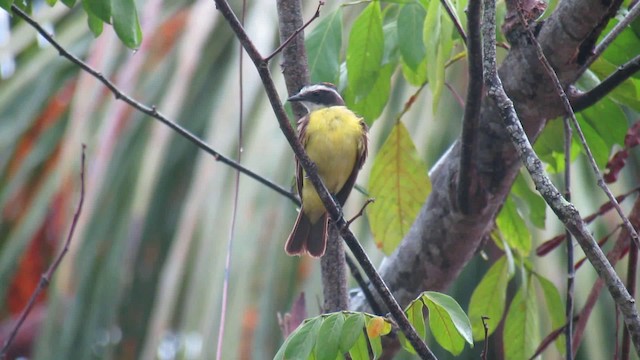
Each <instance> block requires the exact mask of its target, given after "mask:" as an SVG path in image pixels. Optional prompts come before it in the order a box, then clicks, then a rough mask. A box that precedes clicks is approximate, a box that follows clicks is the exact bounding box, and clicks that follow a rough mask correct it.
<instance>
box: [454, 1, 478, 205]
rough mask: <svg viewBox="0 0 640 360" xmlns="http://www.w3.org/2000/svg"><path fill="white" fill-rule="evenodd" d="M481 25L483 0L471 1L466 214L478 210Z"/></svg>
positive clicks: (461, 189) (463, 179) (463, 174)
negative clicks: (475, 195)
mask: <svg viewBox="0 0 640 360" xmlns="http://www.w3.org/2000/svg"><path fill="white" fill-rule="evenodd" d="M481 22H482V0H476V1H471V2H469V5H468V8H467V26H468V28H469V41H468V42H467V50H468V51H467V52H468V59H469V69H468V71H469V85H468V88H467V100H466V101H465V107H464V117H463V120H462V136H461V140H460V149H461V150H460V166H459V169H458V189H457V190H458V191H457V196H458V201H457V202H458V207H459V208H460V211H461V212H462V213H463V214H465V215H468V214H471V213H472V212H474V211H475V210H476V209H475V208H473V206H472V203H471V198H472V195H473V193H474V192H476V191H477V187H478V184H476V183H473V182H472V179H475V178H476V176H474V173H475V170H476V169H475V167H474V166H473V163H472V162H471V159H472V158H473V152H474V151H475V150H476V149H475V143H476V134H477V132H478V131H477V127H478V122H479V121H480V106H481V105H482V88H483V84H484V79H483V75H482V34H481V33H480V23H481Z"/></svg>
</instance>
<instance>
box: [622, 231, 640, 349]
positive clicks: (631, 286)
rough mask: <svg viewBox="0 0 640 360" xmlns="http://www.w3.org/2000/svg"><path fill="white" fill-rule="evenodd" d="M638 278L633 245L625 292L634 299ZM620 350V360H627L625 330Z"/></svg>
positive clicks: (627, 334) (636, 256) (626, 334)
mask: <svg viewBox="0 0 640 360" xmlns="http://www.w3.org/2000/svg"><path fill="white" fill-rule="evenodd" d="M637 276H638V248H637V247H636V245H635V244H634V243H631V244H630V246H629V264H628V266H627V290H629V294H631V296H633V297H634V298H635V296H636V279H637ZM621 347H622V349H621V350H620V360H629V359H630V358H631V357H630V355H631V351H630V350H631V339H630V338H629V332H628V331H627V329H626V328H625V329H623V333H622V346H621Z"/></svg>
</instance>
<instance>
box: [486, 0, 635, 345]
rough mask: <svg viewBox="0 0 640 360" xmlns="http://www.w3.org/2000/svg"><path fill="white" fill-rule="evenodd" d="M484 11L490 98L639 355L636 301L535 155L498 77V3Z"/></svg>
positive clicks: (492, 1)
mask: <svg viewBox="0 0 640 360" xmlns="http://www.w3.org/2000/svg"><path fill="white" fill-rule="evenodd" d="M484 8H485V13H484V21H483V24H482V30H483V41H484V56H485V60H484V61H483V63H484V71H485V83H486V86H487V92H488V94H489V97H490V98H491V99H492V100H493V101H494V103H495V106H496V107H497V110H498V112H499V114H500V116H501V118H502V120H503V122H504V125H505V130H506V131H507V133H508V135H509V137H510V139H511V141H512V143H513V145H514V147H515V150H516V152H517V153H518V155H519V157H520V159H521V161H522V163H523V164H524V166H525V167H526V169H527V170H528V171H529V174H530V175H531V177H532V179H533V182H534V183H535V185H536V189H538V191H539V192H540V194H541V195H542V197H543V198H544V199H545V201H546V202H547V204H549V206H550V207H551V209H552V210H553V211H554V213H555V214H556V215H557V216H558V218H559V219H560V220H561V221H562V222H563V223H564V225H565V227H567V229H569V231H571V233H572V234H573V236H575V238H576V240H577V241H578V243H579V244H580V246H581V247H582V249H583V250H584V253H585V254H586V255H587V257H588V258H589V261H590V262H591V264H592V265H593V267H594V268H595V270H596V271H597V273H598V275H599V276H600V277H601V278H602V279H603V280H604V281H605V283H606V284H607V287H608V288H609V292H610V294H611V296H612V297H613V299H614V301H615V302H616V304H617V305H618V308H619V309H620V312H621V313H622V314H623V316H624V320H625V323H626V325H627V328H628V329H629V332H630V334H631V337H632V339H633V343H634V345H635V348H636V351H640V315H639V314H638V310H637V308H636V306H635V300H634V299H633V298H632V297H631V296H630V295H629V292H628V291H627V289H626V288H625V287H624V284H623V283H622V281H621V280H620V278H619V277H618V275H617V274H616V272H615V270H614V269H613V267H612V266H611V264H610V263H609V262H608V261H607V259H606V258H605V256H604V254H603V253H602V250H600V248H599V247H598V246H597V245H596V243H595V240H594V239H593V236H592V235H591V232H590V231H589V229H588V228H587V226H586V224H585V223H584V222H583V221H582V219H581V218H580V213H579V212H578V210H577V209H576V208H575V206H574V205H573V204H571V203H569V202H567V201H566V200H565V199H564V198H563V197H562V195H561V194H560V192H559V191H558V189H557V188H556V187H555V186H554V185H553V183H552V182H551V180H550V179H549V177H548V176H547V175H546V173H545V170H544V166H543V165H542V162H541V161H540V159H539V158H538V157H537V155H536V153H535V152H534V151H533V148H532V147H531V143H530V142H529V140H528V138H527V136H526V134H525V132H524V129H523V128H522V124H521V123H520V119H519V118H518V115H517V113H516V111H515V108H514V106H513V102H512V101H511V99H509V97H508V96H507V94H506V93H505V91H504V88H503V86H502V81H501V80H500V78H499V77H498V72H497V66H496V46H495V38H496V33H495V0H486V1H485V7H484Z"/></svg>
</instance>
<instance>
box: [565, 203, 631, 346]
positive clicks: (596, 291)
mask: <svg viewBox="0 0 640 360" xmlns="http://www.w3.org/2000/svg"><path fill="white" fill-rule="evenodd" d="M629 219H630V220H631V222H632V223H633V225H634V226H635V227H640V198H636V200H635V202H634V204H633V208H632V209H631V212H630V213H629ZM629 244H630V238H629V233H628V232H626V231H625V230H624V229H623V231H622V232H621V233H620V234H619V235H618V239H617V240H616V243H615V244H614V245H613V249H611V251H609V252H608V253H607V259H608V261H609V262H610V263H611V264H612V265H615V264H616V263H617V262H618V261H619V260H620V259H621V258H622V257H623V256H624V254H625V253H626V251H627V250H628V249H629ZM603 285H604V281H603V280H602V278H599V279H598V280H596V282H595V284H594V285H593V286H592V287H591V291H590V292H589V296H588V297H587V301H586V302H585V304H584V306H583V308H582V310H580V316H579V319H578V320H577V321H576V324H575V328H574V333H573V353H574V355H575V353H576V351H577V348H578V347H579V345H580V342H581V341H582V336H583V334H584V330H585V328H586V325H587V321H588V320H589V316H590V315H591V311H592V310H593V308H594V306H595V303H596V301H597V300H598V298H599V296H600V291H601V290H602V286H603Z"/></svg>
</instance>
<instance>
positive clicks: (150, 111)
mask: <svg viewBox="0 0 640 360" xmlns="http://www.w3.org/2000/svg"><path fill="white" fill-rule="evenodd" d="M11 10H12V11H13V13H14V14H15V15H17V16H18V17H20V18H22V19H23V20H24V21H26V22H27V24H29V25H31V27H33V28H34V29H36V31H37V32H38V33H39V34H40V35H42V37H43V38H44V39H45V40H47V42H49V43H50V44H51V45H52V46H53V47H54V48H55V49H56V50H57V51H58V53H59V54H60V56H62V57H64V58H66V59H67V60H69V61H71V62H72V63H74V64H76V65H78V66H79V67H80V68H81V69H82V70H84V71H85V72H87V73H89V74H90V75H91V76H93V77H94V78H96V79H98V81H100V82H101V83H103V84H104V85H105V86H106V87H107V88H108V89H109V90H110V91H111V92H112V93H113V95H114V96H115V98H116V100H122V101H124V102H126V103H127V104H129V105H131V107H133V108H135V109H136V110H138V111H140V112H142V113H144V114H146V115H148V116H150V117H152V118H154V119H157V120H159V121H160V122H161V123H163V124H165V125H167V126H168V127H170V128H171V129H172V130H173V131H175V132H177V133H178V134H179V135H180V136H182V137H183V138H185V139H187V140H189V141H190V142H191V143H193V144H194V145H196V146H197V147H199V148H200V149H202V150H204V151H205V152H207V153H208V154H210V155H212V156H213V158H214V159H215V160H216V161H219V162H221V163H223V164H226V165H228V166H230V167H232V168H233V169H236V170H238V171H240V172H241V173H243V174H245V175H247V176H249V177H250V178H252V179H254V180H257V181H258V182H260V183H261V184H263V185H265V186H267V187H268V188H270V189H272V190H274V191H275V192H277V193H279V194H281V195H283V196H285V197H287V198H288V199H289V200H291V201H293V202H294V203H296V204H300V202H299V200H298V198H297V197H296V196H295V195H294V194H292V193H291V192H290V191H289V190H287V189H285V188H283V187H281V186H280V185H278V184H276V183H274V182H272V181H270V180H268V179H266V178H265V177H263V176H262V175H259V174H257V173H256V172H254V171H252V170H250V169H248V168H246V167H244V166H242V165H240V164H238V163H237V162H235V161H233V160H231V159H230V158H228V157H226V156H224V155H222V154H220V153H219V152H217V151H216V150H214V149H213V148H211V147H210V146H209V145H208V144H207V143H205V142H204V141H202V140H201V139H199V138H198V137H197V136H195V135H194V134H192V133H191V132H189V130H187V129H185V128H183V127H182V126H180V125H178V124H177V123H175V122H173V121H171V120H169V119H168V118H167V117H165V116H164V115H162V114H161V113H160V112H159V111H158V110H157V109H156V108H155V106H151V107H149V106H147V105H144V104H142V103H140V102H138V101H137V100H135V99H134V98H132V97H130V96H129V95H127V94H126V93H124V92H123V91H122V90H120V89H119V88H118V87H117V86H116V85H115V84H114V83H113V82H111V81H110V80H109V79H107V78H106V77H105V76H104V75H102V73H100V72H99V71H97V70H95V69H93V68H92V67H91V66H89V65H88V64H87V63H85V62H83V61H82V60H80V59H79V58H77V57H76V56H74V55H73V54H71V53H70V52H68V51H67V50H66V49H65V48H64V47H62V45H60V44H59V43H58V42H57V41H56V40H55V39H54V38H53V36H52V35H51V34H50V33H48V32H47V30H45V29H44V28H43V27H42V26H41V25H40V24H38V22H36V21H35V20H33V19H32V18H31V17H30V16H29V15H28V14H27V13H25V12H24V11H22V10H21V9H20V8H19V7H17V6H16V5H11Z"/></svg>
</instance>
